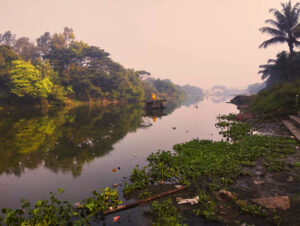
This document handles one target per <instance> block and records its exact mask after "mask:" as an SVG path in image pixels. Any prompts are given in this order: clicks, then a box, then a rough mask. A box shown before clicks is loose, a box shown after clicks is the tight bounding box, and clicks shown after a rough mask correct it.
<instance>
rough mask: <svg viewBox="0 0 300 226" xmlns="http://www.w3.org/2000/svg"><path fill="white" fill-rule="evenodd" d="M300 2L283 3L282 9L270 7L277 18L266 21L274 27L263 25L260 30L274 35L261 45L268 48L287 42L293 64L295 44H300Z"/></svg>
mask: <svg viewBox="0 0 300 226" xmlns="http://www.w3.org/2000/svg"><path fill="white" fill-rule="evenodd" d="M299 6H300V4H299V3H296V4H295V5H294V6H292V3H291V1H289V2H288V3H281V7H282V9H281V11H279V10H277V9H270V13H272V14H273V15H274V17H275V20H273V19H269V20H266V21H265V23H267V24H270V25H272V27H262V28H260V31H261V32H262V33H267V34H270V35H271V36H273V37H272V38H271V39H269V40H266V41H264V42H263V43H262V44H261V45H260V46H259V47H260V48H267V47H268V46H270V45H273V44H277V43H287V44H288V46H289V50H290V56H291V57H290V60H291V64H293V61H294V46H300V42H299V41H298V40H297V34H296V30H297V26H298V21H299V15H300V10H299Z"/></svg>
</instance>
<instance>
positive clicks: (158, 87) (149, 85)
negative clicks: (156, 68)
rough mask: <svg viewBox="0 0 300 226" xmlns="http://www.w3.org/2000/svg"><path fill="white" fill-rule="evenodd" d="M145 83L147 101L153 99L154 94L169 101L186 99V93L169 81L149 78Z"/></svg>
mask: <svg viewBox="0 0 300 226" xmlns="http://www.w3.org/2000/svg"><path fill="white" fill-rule="evenodd" d="M143 83H144V90H145V97H146V99H151V97H152V93H155V94H156V95H158V98H164V99H167V100H168V101H172V100H178V99H184V98H185V97H186V93H185V91H184V90H183V89H182V88H181V87H180V86H177V85H175V84H174V83H173V82H171V81H170V80H169V79H163V80H161V79H153V78H148V79H146V80H144V81H143Z"/></svg>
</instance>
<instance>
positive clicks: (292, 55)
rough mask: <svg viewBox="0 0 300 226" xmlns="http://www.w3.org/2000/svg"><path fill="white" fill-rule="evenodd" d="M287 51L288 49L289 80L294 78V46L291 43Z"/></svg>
mask: <svg viewBox="0 0 300 226" xmlns="http://www.w3.org/2000/svg"><path fill="white" fill-rule="evenodd" d="M289 49H290V61H291V62H290V73H291V78H292V79H293V78H294V45H293V44H292V43H289Z"/></svg>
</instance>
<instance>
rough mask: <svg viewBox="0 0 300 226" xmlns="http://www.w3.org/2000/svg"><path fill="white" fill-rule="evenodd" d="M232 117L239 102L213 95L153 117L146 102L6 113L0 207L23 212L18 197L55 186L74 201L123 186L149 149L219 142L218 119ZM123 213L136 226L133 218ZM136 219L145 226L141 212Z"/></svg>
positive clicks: (0, 136)
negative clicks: (95, 191)
mask: <svg viewBox="0 0 300 226" xmlns="http://www.w3.org/2000/svg"><path fill="white" fill-rule="evenodd" d="M231 112H234V113H236V112H237V109H236V107H235V106H234V105H232V104H227V103H226V102H225V99H216V98H214V97H207V98H204V99H203V100H200V99H199V100H192V101H191V102H185V103H183V104H180V105H179V104H177V105H171V106H169V107H168V108H167V109H166V110H165V112H163V113H162V114H161V113H160V114H158V115H157V116H156V117H154V116H153V115H152V116H149V114H148V115H147V113H145V111H144V110H143V107H142V106H141V105H127V106H113V107H107V108H99V107H89V106H81V107H78V108H74V109H59V110H55V111H54V110H53V111H48V112H40V111H38V110H35V111H32V110H30V111H29V110H24V111H22V112H20V111H15V112H2V113H0V116H1V119H0V209H1V208H4V207H9V208H17V207H20V199H21V198H26V199H27V200H28V201H30V202H35V201H36V200H39V199H46V198H48V197H49V192H55V191H56V190H57V189H58V188H64V189H65V192H64V193H63V194H61V195H60V196H59V198H61V199H65V200H69V201H72V202H74V203H75V202H78V201H81V200H83V199H85V198H87V197H88V196H90V195H91V192H92V191H93V190H98V189H99V188H101V187H106V186H112V185H113V184H115V183H117V184H122V180H123V179H124V177H128V176H129V175H130V173H131V171H132V169H133V168H134V167H135V166H136V165H140V166H143V165H145V164H146V157H147V156H148V155H149V154H150V153H151V152H155V151H157V150H159V149H161V150H172V146H173V145H174V144H176V143H182V142H186V141H189V140H191V139H194V138H199V139H212V140H220V139H222V137H221V136H220V135H219V133H218V130H217V129H216V128H215V127H214V124H215V123H216V117H217V116H218V115H219V114H228V113H231ZM141 125H143V126H141ZM113 169H116V172H113V171H115V170H113ZM118 189H119V190H120V191H121V190H122V187H121V186H119V187H118ZM120 193H121V192H120ZM122 214H123V216H124V214H125V215H126V214H127V215H126V216H127V217H126V218H127V223H128V225H130V224H131V225H132V223H130V222H131V220H132V219H130V214H129V215H128V212H127V213H126V212H125V213H122ZM122 214H121V217H122ZM134 218H135V219H134V221H135V222H136V223H137V222H140V224H141V225H142V224H143V223H142V222H143V217H142V213H141V212H140V211H135V214H134ZM108 221H109V218H108Z"/></svg>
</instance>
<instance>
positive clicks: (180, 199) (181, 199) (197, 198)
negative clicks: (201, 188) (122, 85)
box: [176, 196, 199, 205]
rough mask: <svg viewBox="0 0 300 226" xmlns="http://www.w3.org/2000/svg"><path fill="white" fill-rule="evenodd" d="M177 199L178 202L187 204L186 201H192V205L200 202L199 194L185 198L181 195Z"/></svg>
mask: <svg viewBox="0 0 300 226" xmlns="http://www.w3.org/2000/svg"><path fill="white" fill-rule="evenodd" d="M176 201H177V204H179V205H180V204H185V203H190V204H192V205H194V204H197V203H198V202H199V196H196V197H194V198H192V199H184V198H181V197H177V198H176Z"/></svg>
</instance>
